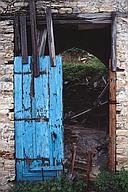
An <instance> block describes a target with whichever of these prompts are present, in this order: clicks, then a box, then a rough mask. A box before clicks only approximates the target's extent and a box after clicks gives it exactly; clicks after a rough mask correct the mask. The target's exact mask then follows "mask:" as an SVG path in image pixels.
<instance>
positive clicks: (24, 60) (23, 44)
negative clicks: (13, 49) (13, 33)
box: [20, 16, 28, 64]
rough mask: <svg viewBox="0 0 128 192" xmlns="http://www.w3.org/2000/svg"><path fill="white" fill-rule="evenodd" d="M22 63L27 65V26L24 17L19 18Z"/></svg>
mask: <svg viewBox="0 0 128 192" xmlns="http://www.w3.org/2000/svg"><path fill="white" fill-rule="evenodd" d="M20 33H21V51H22V63H23V64H27V63H28V46H27V24H26V16H20Z"/></svg>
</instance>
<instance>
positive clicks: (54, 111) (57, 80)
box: [49, 56, 63, 162]
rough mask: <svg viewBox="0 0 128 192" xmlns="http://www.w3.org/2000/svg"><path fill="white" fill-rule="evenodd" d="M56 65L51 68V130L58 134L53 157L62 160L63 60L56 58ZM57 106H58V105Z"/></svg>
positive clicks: (52, 145) (53, 143) (53, 145)
mask: <svg viewBox="0 0 128 192" xmlns="http://www.w3.org/2000/svg"><path fill="white" fill-rule="evenodd" d="M56 61H57V62H56V67H51V68H50V73H49V80H50V82H49V84H50V122H49V123H50V132H51V134H52V133H55V134H56V139H55V142H54V141H52V143H51V151H52V153H53V154H51V159H56V160H57V161H58V162H61V160H62V159H63V130H62V114H61V113H62V103H61V101H62V62H61V58H60V56H58V57H57V58H56ZM56 106H57V107H56Z"/></svg>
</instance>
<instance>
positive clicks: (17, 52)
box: [14, 16, 21, 56]
mask: <svg viewBox="0 0 128 192" xmlns="http://www.w3.org/2000/svg"><path fill="white" fill-rule="evenodd" d="M14 22H15V56H19V55H20V54H21V44H20V30H19V17H18V16H16V17H15V20H14Z"/></svg>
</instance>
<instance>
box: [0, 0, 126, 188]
mask: <svg viewBox="0 0 128 192" xmlns="http://www.w3.org/2000/svg"><path fill="white" fill-rule="evenodd" d="M49 5H51V7H52V12H53V13H56V14H65V13H66V14H73V13H74V14H77V13H85V12H87V13H94V12H111V11H121V12H127V11H128V1H127V0H51V1H47V0H46V1H41V0H37V9H38V13H39V12H40V13H44V10H45V8H46V6H49ZM27 7H28V1H25V0H24V1H23V0H3V1H1V0H0V14H6V15H9V14H14V13H16V12H17V13H21V11H22V12H26V10H27ZM127 26H128V18H123V17H118V25H117V66H118V69H120V70H118V71H117V131H116V134H117V151H116V152H117V169H120V168H121V167H125V168H128V29H127V28H128V27H127ZM13 39H14V33H13V23H12V21H9V20H6V21H0V67H1V70H0V191H2V190H3V191H6V188H8V186H9V185H6V184H7V183H8V182H10V181H13V180H14V179H15V160H14V152H15V147H14V120H13V119H14V112H13V111H14V106H13V105H14V100H13V90H14V89H13V53H14V43H13Z"/></svg>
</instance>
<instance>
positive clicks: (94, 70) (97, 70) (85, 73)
mask: <svg viewBox="0 0 128 192" xmlns="http://www.w3.org/2000/svg"><path fill="white" fill-rule="evenodd" d="M63 75H64V80H65V81H76V80H79V81H81V80H84V79H86V78H87V77H89V78H91V77H94V76H96V77H97V78H101V77H102V76H104V77H106V76H107V68H106V67H105V65H104V64H103V63H102V62H101V61H100V60H99V59H97V58H96V57H94V56H93V57H92V59H90V60H89V61H87V62H86V63H82V64H81V63H78V64H76V63H69V62H67V61H66V62H64V63H63Z"/></svg>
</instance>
